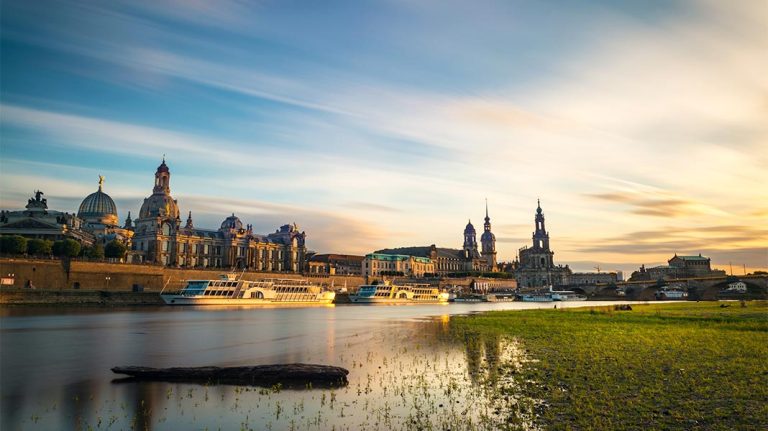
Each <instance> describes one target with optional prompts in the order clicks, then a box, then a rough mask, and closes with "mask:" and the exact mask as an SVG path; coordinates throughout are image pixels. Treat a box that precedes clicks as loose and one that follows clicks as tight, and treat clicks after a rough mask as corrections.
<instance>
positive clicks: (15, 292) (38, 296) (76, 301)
mask: <svg viewBox="0 0 768 431" xmlns="http://www.w3.org/2000/svg"><path fill="white" fill-rule="evenodd" d="M137 305H153V306H154V305H163V301H162V299H160V295H159V294H158V293H157V292H110V291H104V290H79V291H78V290H37V289H7V288H4V289H1V290H0V306H3V307H28V306H33V307H37V306H45V307H48V306H50V307H67V306H89V307H90V306H93V307H125V306H137Z"/></svg>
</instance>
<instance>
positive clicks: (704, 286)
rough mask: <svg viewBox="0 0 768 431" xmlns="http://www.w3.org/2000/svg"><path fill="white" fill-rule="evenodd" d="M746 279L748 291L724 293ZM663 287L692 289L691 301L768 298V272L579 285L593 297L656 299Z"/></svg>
mask: <svg viewBox="0 0 768 431" xmlns="http://www.w3.org/2000/svg"><path fill="white" fill-rule="evenodd" d="M739 281H740V282H742V283H744V284H745V285H746V287H747V292H746V293H735V292H734V293H731V292H724V291H725V290H726V289H727V288H728V286H729V285H730V284H731V283H735V282H739ZM661 286H677V287H680V288H682V289H684V290H686V291H687V292H688V299H690V300H715V299H740V298H744V299H768V275H763V274H758V275H732V276H731V275H729V276H717V277H689V278H677V279H669V280H663V282H661V281H658V280H642V281H623V282H618V283H616V284H605V283H603V284H596V285H590V286H579V287H578V288H576V289H575V290H576V291H579V290H580V291H583V292H584V293H585V294H587V295H589V296H595V297H606V298H608V297H611V298H612V297H617V296H618V295H617V293H616V290H617V288H618V289H619V290H623V291H624V292H626V299H633V300H653V299H655V293H656V291H657V290H658V289H659V288H660V287H661Z"/></svg>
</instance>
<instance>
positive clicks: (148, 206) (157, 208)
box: [139, 193, 179, 219]
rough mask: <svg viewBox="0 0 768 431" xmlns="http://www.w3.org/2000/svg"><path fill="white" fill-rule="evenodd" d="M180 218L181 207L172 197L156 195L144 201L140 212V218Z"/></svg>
mask: <svg viewBox="0 0 768 431" xmlns="http://www.w3.org/2000/svg"><path fill="white" fill-rule="evenodd" d="M154 217H166V218H173V219H175V218H179V206H178V205H177V204H176V201H175V200H173V198H172V197H171V196H170V195H166V194H161V193H155V194H153V195H152V196H150V197H148V198H146V199H144V203H143V204H141V209H140V210H139V218H154Z"/></svg>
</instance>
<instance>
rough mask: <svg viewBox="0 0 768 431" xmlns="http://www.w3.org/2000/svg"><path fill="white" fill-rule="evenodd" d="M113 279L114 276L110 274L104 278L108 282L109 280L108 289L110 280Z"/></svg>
mask: <svg viewBox="0 0 768 431" xmlns="http://www.w3.org/2000/svg"><path fill="white" fill-rule="evenodd" d="M111 279H112V277H110V276H106V277H104V280H106V282H107V290H109V280H111Z"/></svg>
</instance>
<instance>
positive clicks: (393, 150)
mask: <svg viewBox="0 0 768 431" xmlns="http://www.w3.org/2000/svg"><path fill="white" fill-rule="evenodd" d="M654 5H655V6H654V7H649V6H648V4H647V3H642V4H638V3H634V2H621V3H614V2H599V1H595V2H589V3H578V4H577V3H573V2H566V1H564V2H557V3H552V4H546V5H545V4H537V3H533V2H513V3H506V2H483V3H482V4H473V5H466V4H461V3H460V2H457V3H454V2H448V3H445V2H439V3H438V2H420V3H418V4H408V3H407V2H400V1H392V2H383V3H379V4H375V5H368V6H361V5H357V4H347V3H343V2H339V3H330V4H327V5H314V4H311V3H296V4H280V3H259V4H241V3H238V2H221V3H217V4H216V5H214V6H206V5H205V4H204V3H202V2H200V3H198V2H193V3H183V4H179V3H177V2H174V1H168V2H155V3H152V4H135V3H133V2H128V1H115V2H110V3H109V4H92V3H90V2H87V1H71V2H59V3H56V4H45V3H44V2H40V3H24V2H4V3H3V5H2V14H1V15H2V16H1V17H0V19H1V20H2V26H1V27H2V30H1V32H2V33H1V34H2V41H1V43H2V52H3V58H2V61H1V62H0V67H1V70H0V72H1V73H2V76H3V79H2V98H1V100H0V137H2V146H1V148H0V151H2V158H1V159H0V171H1V173H0V178H1V179H2V184H3V186H2V188H0V207H2V208H3V209H19V208H23V206H24V204H25V203H26V200H27V199H28V198H29V197H30V196H32V194H33V192H34V190H38V189H39V190H42V191H43V192H44V193H45V197H46V198H48V202H49V204H48V205H49V208H50V209H54V210H61V211H67V212H75V213H76V212H77V207H78V205H79V203H80V202H81V201H82V200H83V199H84V198H85V197H86V196H87V195H88V194H90V193H92V192H94V191H96V189H97V188H98V181H97V180H98V176H99V175H104V176H105V177H106V181H105V185H104V191H105V192H106V193H107V194H109V195H110V196H111V197H112V198H113V199H114V200H115V202H116V204H117V208H118V216H119V219H120V222H121V224H122V223H123V221H124V220H125V217H126V216H127V213H128V211H130V212H131V214H132V216H133V217H134V218H135V217H136V216H137V214H138V210H139V207H140V206H141V202H142V201H143V199H144V198H145V197H147V196H149V195H150V194H151V190H152V183H153V174H154V172H155V169H156V167H157V165H158V164H159V163H160V160H161V158H162V156H163V154H166V160H167V163H168V166H169V167H170V170H171V175H172V176H171V194H172V195H173V197H174V198H175V199H177V200H178V203H179V207H180V210H181V216H182V218H183V219H184V218H186V215H187V212H188V211H192V215H193V218H194V220H195V224H196V225H198V226H200V227H203V228H210V229H217V228H218V226H219V225H220V223H221V221H222V220H223V219H224V218H225V217H227V216H228V215H229V214H231V213H234V214H236V215H237V216H238V217H240V218H241V219H242V220H243V222H244V223H250V224H253V225H254V230H255V231H256V232H258V233H269V232H272V231H274V230H275V229H276V228H277V227H279V226H280V225H282V224H285V223H293V222H296V223H297V224H298V225H299V227H300V229H302V230H306V232H307V246H308V248H309V249H311V250H314V251H317V252H318V253H342V254H366V253H371V252H373V251H374V250H378V249H383V248H397V247H408V246H418V245H430V244H436V245H437V246H439V247H449V248H460V247H461V243H462V231H463V228H464V225H465V224H466V220H467V219H470V220H472V222H473V224H474V225H475V227H476V229H478V230H482V218H483V217H484V215H485V199H486V198H487V199H488V205H489V215H490V218H491V223H492V227H493V232H494V233H495V234H496V238H497V244H496V248H497V250H498V256H499V260H500V261H511V260H513V259H514V258H515V256H516V254H517V251H518V249H519V248H521V247H523V246H527V245H530V242H531V238H530V234H531V232H532V231H533V228H534V223H533V219H534V214H535V209H536V200H537V199H538V198H541V201H542V202H541V206H542V208H543V210H544V214H545V216H546V224H547V230H548V231H549V232H550V238H551V247H552V250H553V251H554V252H555V263H557V264H562V265H565V264H569V265H570V267H571V268H572V269H574V270H576V271H594V267H596V266H600V268H601V270H604V271H612V270H621V271H624V273H625V278H628V276H629V274H630V273H631V271H633V270H636V269H638V268H639V267H640V265H642V264H644V265H646V266H655V265H658V264H665V263H666V261H667V260H668V259H669V258H671V257H672V256H673V255H674V254H677V255H698V254H699V253H701V254H702V255H703V256H706V257H710V258H711V259H712V264H713V268H718V269H725V270H726V272H729V270H730V268H729V265H730V263H732V264H733V267H734V271H733V272H734V274H741V272H742V268H743V266H746V269H747V271H748V272H752V271H754V270H761V269H762V270H765V269H767V268H768V228H766V225H768V223H766V219H767V218H768V188H766V187H765V180H764V176H765V174H764V172H765V171H766V168H768V145H767V144H766V143H767V142H768V124H767V123H766V122H765V118H768V105H767V104H766V103H765V98H766V95H768V78H766V76H765V74H764V73H760V72H759V71H760V70H768V58H766V56H764V55H761V53H764V52H766V48H768V38H766V37H765V34H764V29H765V25H766V24H767V23H768V16H767V15H768V12H766V11H765V10H763V9H764V8H760V5H759V4H758V3H754V4H748V3H746V2H743V3H740V4H737V5H724V4H720V3H719V2H714V1H713V2H706V1H696V2H694V1H690V2H689V1H676V2H656V3H654ZM182 6H184V7H182ZM457 23H458V25H457Z"/></svg>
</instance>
